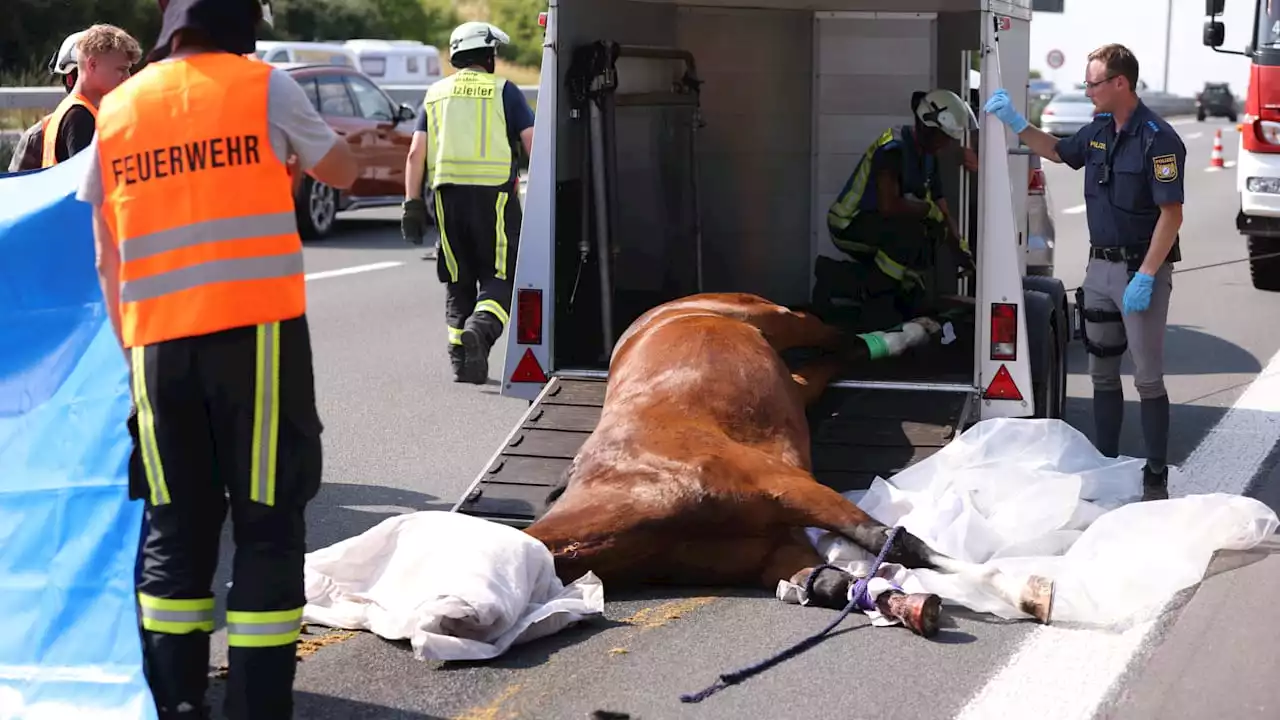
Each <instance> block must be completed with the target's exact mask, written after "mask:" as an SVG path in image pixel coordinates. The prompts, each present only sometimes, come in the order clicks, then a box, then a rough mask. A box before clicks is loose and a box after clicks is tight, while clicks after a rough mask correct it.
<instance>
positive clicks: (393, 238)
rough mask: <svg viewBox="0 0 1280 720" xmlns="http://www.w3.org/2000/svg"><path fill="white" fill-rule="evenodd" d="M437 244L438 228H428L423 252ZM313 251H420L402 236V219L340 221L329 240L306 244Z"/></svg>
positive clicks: (353, 219)
mask: <svg viewBox="0 0 1280 720" xmlns="http://www.w3.org/2000/svg"><path fill="white" fill-rule="evenodd" d="M435 241H436V230H435V226H431V227H429V228H427V235H426V237H425V238H423V245H422V246H421V248H422V249H429V248H431V247H432V246H433V245H434V244H435ZM303 245H304V246H305V247H309V248H332V249H335V250H404V249H406V248H412V249H415V250H416V249H419V246H415V245H410V244H409V243H407V242H405V241H404V238H402V237H400V221H399V220H383V219H380V218H339V219H338V220H337V221H336V222H335V223H334V225H333V230H331V231H330V233H329V235H328V237H324V238H320V239H318V240H307V241H306V242H304V243H303Z"/></svg>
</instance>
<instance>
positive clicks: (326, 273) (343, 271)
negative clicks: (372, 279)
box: [307, 262, 404, 280]
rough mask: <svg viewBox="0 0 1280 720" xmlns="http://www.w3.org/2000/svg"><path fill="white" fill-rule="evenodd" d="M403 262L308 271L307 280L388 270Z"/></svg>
mask: <svg viewBox="0 0 1280 720" xmlns="http://www.w3.org/2000/svg"><path fill="white" fill-rule="evenodd" d="M403 264H404V263H402V262H380V263H370V264H369V265H356V266H354V267H348V268H339V269H337V270H321V271H320V272H313V273H307V280H324V279H325V278H331V277H338V276H340V275H355V274H356V273H363V272H372V271H374V270H386V269H387V268H393V267H398V266H400V265H403Z"/></svg>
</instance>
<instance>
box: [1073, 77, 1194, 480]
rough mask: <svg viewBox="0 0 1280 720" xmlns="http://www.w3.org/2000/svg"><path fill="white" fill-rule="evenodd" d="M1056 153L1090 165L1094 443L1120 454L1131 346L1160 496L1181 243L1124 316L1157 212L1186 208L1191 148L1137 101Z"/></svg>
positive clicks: (1086, 313) (1088, 336)
mask: <svg viewBox="0 0 1280 720" xmlns="http://www.w3.org/2000/svg"><path fill="white" fill-rule="evenodd" d="M1057 152H1058V156H1059V157H1060V158H1061V159H1062V162H1063V163H1065V164H1066V165H1068V166H1069V167H1071V168H1073V169H1076V170H1079V169H1080V168H1084V169H1085V173H1084V175H1085V177H1084V197H1085V209H1086V212H1087V213H1088V220H1089V239H1090V246H1091V247H1090V249H1089V264H1088V268H1087V270H1086V272H1085V281H1084V283H1083V285H1082V286H1081V288H1080V289H1079V290H1077V291H1076V305H1077V307H1078V308H1080V310H1081V315H1082V316H1083V320H1084V323H1083V325H1084V328H1083V330H1084V333H1083V334H1084V340H1085V343H1084V344H1085V349H1086V350H1087V351H1088V352H1089V374H1090V375H1091V376H1092V379H1093V389H1094V422H1095V423H1096V437H1095V439H1094V442H1095V444H1096V445H1097V447H1098V450H1099V451H1100V452H1102V453H1103V454H1104V455H1108V456H1111V457H1115V456H1116V455H1117V454H1118V453H1119V445H1120V429H1121V425H1122V423H1123V414H1124V392H1123V390H1122V389H1121V385H1120V361H1121V356H1122V355H1123V354H1124V352H1125V350H1126V349H1127V350H1129V351H1130V355H1131V356H1132V358H1133V362H1134V367H1135V372H1134V385H1135V387H1136V389H1137V391H1138V396H1139V398H1140V399H1141V415H1142V417H1141V420H1142V434H1143V440H1144V441H1145V444H1146V446H1147V466H1148V467H1147V475H1146V481H1147V484H1148V486H1149V487H1150V486H1158V487H1159V490H1158V492H1164V490H1163V484H1164V482H1163V477H1164V466H1165V460H1166V455H1167V446H1168V435H1169V398H1168V394H1167V392H1166V390H1165V385H1164V336H1165V328H1166V324H1167V320H1168V314H1169V296H1170V293H1171V292H1172V289H1173V279H1172V273H1173V263H1174V262H1177V261H1178V260H1180V259H1181V252H1180V249H1179V246H1178V241H1177V240H1175V241H1174V245H1173V247H1172V248H1171V249H1170V251H1169V255H1168V257H1167V258H1166V259H1165V262H1164V263H1163V264H1162V265H1161V267H1160V269H1159V271H1158V272H1157V273H1156V274H1155V280H1154V282H1153V283H1152V290H1151V301H1150V305H1149V306H1148V308H1147V309H1146V310H1143V311H1141V312H1131V313H1128V314H1125V313H1122V312H1121V308H1122V307H1123V306H1124V295H1125V291H1126V288H1128V286H1129V283H1130V280H1131V279H1132V278H1133V275H1134V273H1135V272H1136V271H1137V270H1138V268H1139V266H1140V265H1141V264H1142V261H1143V259H1144V258H1145V257H1146V254H1147V249H1148V247H1149V245H1150V243H1151V238H1152V235H1153V234H1154V232H1155V228H1156V223H1157V221H1158V220H1159V219H1160V206H1161V205H1168V204H1174V203H1176V204H1181V203H1182V202H1183V197H1184V186H1183V175H1182V172H1183V168H1184V167H1185V165H1186V146H1185V145H1183V143H1182V139H1181V138H1180V137H1178V134H1177V132H1176V131H1174V129H1173V128H1172V127H1171V126H1170V125H1169V123H1167V122H1165V121H1164V120H1163V119H1162V118H1160V117H1159V116H1157V115H1156V114H1155V113H1154V112H1152V111H1151V109H1150V108H1148V107H1147V106H1146V105H1145V104H1143V103H1142V102H1141V101H1139V103H1138V106H1137V108H1136V109H1135V110H1134V112H1133V114H1132V115H1131V116H1130V117H1129V119H1128V120H1127V121H1126V122H1125V123H1124V125H1123V126H1122V127H1121V128H1120V130H1119V132H1117V131H1116V128H1115V119H1114V118H1113V117H1112V116H1111V114H1110V113H1102V114H1099V115H1098V116H1097V117H1095V118H1094V121H1093V122H1092V123H1090V124H1089V125H1087V126H1085V127H1084V128H1083V129H1081V130H1080V131H1079V132H1077V133H1076V134H1075V135H1074V136H1072V137H1068V138H1064V139H1062V140H1060V141H1058V144H1057ZM1149 492H1151V491H1150V490H1149ZM1156 496H1157V497H1158V496H1159V495H1156Z"/></svg>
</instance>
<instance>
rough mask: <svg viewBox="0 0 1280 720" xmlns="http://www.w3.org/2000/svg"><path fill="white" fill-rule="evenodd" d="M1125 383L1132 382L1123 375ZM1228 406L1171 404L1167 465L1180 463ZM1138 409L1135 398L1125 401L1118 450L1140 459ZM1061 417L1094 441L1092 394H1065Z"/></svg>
mask: <svg viewBox="0 0 1280 720" xmlns="http://www.w3.org/2000/svg"><path fill="white" fill-rule="evenodd" d="M1125 383H1126V385H1129V384H1131V383H1132V379H1131V378H1125ZM1228 409H1230V408H1225V407H1210V406H1208V405H1170V406H1169V457H1168V462H1169V464H1170V465H1181V464H1182V463H1183V462H1184V461H1185V460H1186V459H1187V456H1188V455H1190V454H1191V451H1192V450H1195V449H1196V446H1198V445H1199V444H1200V441H1201V440H1204V438H1205V436H1206V435H1208V434H1209V431H1210V430H1212V429H1213V426H1214V425H1216V424H1217V423H1218V421H1219V420H1221V419H1222V416H1223V415H1225V414H1226V413H1227V410H1228ZM1140 413H1141V410H1140V406H1139V405H1138V402H1137V401H1136V400H1127V401H1125V404H1124V425H1123V427H1122V428H1121V432H1120V453H1121V454H1122V455H1128V456H1129V457H1136V458H1143V457H1146V456H1147V451H1146V448H1145V446H1144V445H1143V444H1142V418H1141V415H1140ZM1063 419H1064V420H1066V421H1067V423H1069V424H1070V425H1071V426H1072V427H1074V428H1076V429H1077V430H1079V431H1080V432H1082V433H1084V434H1085V437H1087V438H1089V440H1090V441H1092V440H1093V437H1094V432H1093V399H1092V397H1087V398H1079V397H1068V398H1067V404H1066V409H1065V412H1064V413H1063Z"/></svg>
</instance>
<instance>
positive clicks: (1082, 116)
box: [1040, 92, 1095, 137]
mask: <svg viewBox="0 0 1280 720" xmlns="http://www.w3.org/2000/svg"><path fill="white" fill-rule="evenodd" d="M1094 112H1095V109H1094V105H1093V101H1092V100H1090V99H1089V97H1088V96H1087V95H1085V94H1084V93H1082V92H1064V93H1059V94H1058V95H1055V96H1054V97H1053V99H1052V100H1050V101H1049V103H1048V104H1047V105H1045V106H1044V110H1041V111H1040V129H1041V130H1044V131H1045V132H1047V133H1049V134H1050V135H1054V136H1056V137H1067V136H1068V135H1075V134H1076V133H1077V132H1079V131H1080V128H1082V127H1084V126H1085V125H1088V124H1089V123H1091V122H1093V115H1094Z"/></svg>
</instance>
